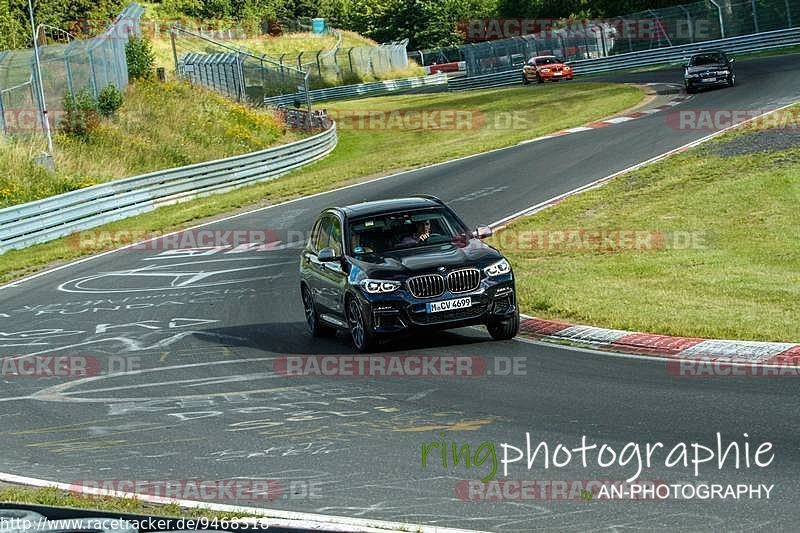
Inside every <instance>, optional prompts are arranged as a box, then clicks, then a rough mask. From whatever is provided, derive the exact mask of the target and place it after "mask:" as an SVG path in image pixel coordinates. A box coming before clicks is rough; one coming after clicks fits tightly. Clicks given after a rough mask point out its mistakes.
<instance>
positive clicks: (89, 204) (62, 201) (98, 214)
mask: <svg viewBox="0 0 800 533" xmlns="http://www.w3.org/2000/svg"><path fill="white" fill-rule="evenodd" d="M336 142H337V135H336V125H335V124H331V126H330V127H329V128H328V129H326V130H325V131H323V132H321V133H318V134H316V135H313V136H311V137H308V138H306V139H302V140H300V141H296V142H293V143H290V144H285V145H283V146H277V147H274V148H268V149H266V150H261V151H258V152H253V153H249V154H244V155H239V156H235V157H230V158H227V159H219V160H216V161H209V162H207V163H198V164H195V165H189V166H185V167H179V168H173V169H169V170H162V171H159V172H151V173H149V174H144V175H141V176H135V177H132V178H126V179H123V180H118V181H112V182H109V183H104V184H101V185H94V186H92V187H87V188H85V189H79V190H77V191H72V192H68V193H65V194H60V195H58V196H52V197H50V198H45V199H43V200H37V201H35V202H29V203H26V204H21V205H15V206H11V207H7V208H5V209H0V254H2V253H5V252H7V251H8V250H19V249H22V248H26V247H28V246H31V245H33V244H37V243H42V242H47V241H50V240H52V239H56V238H59V237H64V236H66V235H69V234H70V233H74V232H76V231H80V230H85V229H89V228H93V227H96V226H100V225H102V224H105V223H108V222H112V221H115V220H121V219H123V218H128V217H131V216H135V215H138V214H141V213H145V212H147V211H152V210H154V209H156V208H158V207H161V206H164V205H169V204H174V203H177V202H181V201H184V200H188V199H191V198H196V197H199V196H205V195H208V194H211V193H216V192H222V191H225V190H230V189H235V188H237V187H241V186H243V185H247V184H249V183H253V182H257V181H264V180H268V179H274V178H276V177H278V176H281V175H283V174H285V173H287V172H289V171H291V170H294V169H296V168H299V167H301V166H303V165H307V164H308V163H311V162H313V161H316V160H317V159H320V158H322V157H324V156H326V155H327V154H329V153H330V152H331V151H332V150H333V149H334V148H335V147H336Z"/></svg>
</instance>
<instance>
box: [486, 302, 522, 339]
mask: <svg viewBox="0 0 800 533" xmlns="http://www.w3.org/2000/svg"><path fill="white" fill-rule="evenodd" d="M486 329H487V330H488V331H489V335H491V336H492V338H493V339H494V340H496V341H507V340H510V339H513V338H514V337H516V336H517V333H519V309H517V310H516V311H514V316H512V317H511V318H507V319H505V320H498V321H496V322H489V323H488V324H486Z"/></svg>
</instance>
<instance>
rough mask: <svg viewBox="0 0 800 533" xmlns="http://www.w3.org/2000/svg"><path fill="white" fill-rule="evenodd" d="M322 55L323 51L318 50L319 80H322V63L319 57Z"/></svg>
mask: <svg viewBox="0 0 800 533" xmlns="http://www.w3.org/2000/svg"><path fill="white" fill-rule="evenodd" d="M321 53H322V50H317V71H318V72H319V78H320V79H322V63H320V61H319V55H320V54H321Z"/></svg>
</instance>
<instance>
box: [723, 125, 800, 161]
mask: <svg viewBox="0 0 800 533" xmlns="http://www.w3.org/2000/svg"><path fill="white" fill-rule="evenodd" d="M791 148H800V127H799V128H773V129H768V130H763V131H754V132H752V133H745V134H743V135H738V136H736V137H734V138H733V139H731V140H729V141H727V142H725V143H721V144H719V145H717V146H714V147H713V148H712V150H711V152H712V153H714V154H716V155H719V156H723V157H729V156H735V155H746V154H754V153H760V152H772V151H780V150H789V149H791Z"/></svg>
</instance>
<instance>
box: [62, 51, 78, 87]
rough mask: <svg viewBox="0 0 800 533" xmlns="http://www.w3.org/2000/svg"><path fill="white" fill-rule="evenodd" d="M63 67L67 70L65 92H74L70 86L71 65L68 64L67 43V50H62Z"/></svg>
mask: <svg viewBox="0 0 800 533" xmlns="http://www.w3.org/2000/svg"><path fill="white" fill-rule="evenodd" d="M64 68H65V70H66V72H67V92H69V93H70V94H75V89H74V87H73V86H72V67H70V66H69V45H67V50H65V51H64Z"/></svg>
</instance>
